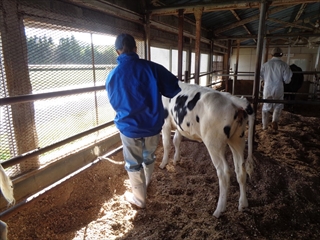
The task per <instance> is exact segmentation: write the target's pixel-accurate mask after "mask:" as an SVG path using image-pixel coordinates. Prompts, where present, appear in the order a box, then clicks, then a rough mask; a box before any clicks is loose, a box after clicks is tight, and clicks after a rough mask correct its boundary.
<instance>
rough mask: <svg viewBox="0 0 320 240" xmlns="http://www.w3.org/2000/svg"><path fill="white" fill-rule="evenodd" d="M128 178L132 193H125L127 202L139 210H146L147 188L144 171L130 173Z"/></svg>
mask: <svg viewBox="0 0 320 240" xmlns="http://www.w3.org/2000/svg"><path fill="white" fill-rule="evenodd" d="M128 176H129V180H130V183H131V189H132V193H130V192H126V193H125V197H126V200H127V201H128V202H130V203H131V204H134V205H136V206H138V207H139V208H145V207H146V197H147V191H146V190H147V187H146V178H145V175H144V170H143V169H141V170H140V171H139V172H128Z"/></svg>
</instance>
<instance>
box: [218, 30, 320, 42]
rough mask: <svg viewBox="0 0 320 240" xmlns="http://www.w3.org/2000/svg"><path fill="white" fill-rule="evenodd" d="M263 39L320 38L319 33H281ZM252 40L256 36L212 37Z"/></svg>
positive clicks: (268, 35) (267, 35)
mask: <svg viewBox="0 0 320 240" xmlns="http://www.w3.org/2000/svg"><path fill="white" fill-rule="evenodd" d="M264 37H266V38H281V37H284V38H288V37H320V32H319V33H312V32H309V33H303V32H300V33H283V34H266V35H265V36H264ZM252 38H255V39H256V38H257V35H255V34H254V35H234V36H218V37H214V39H213V40H227V39H234V40H237V39H252Z"/></svg>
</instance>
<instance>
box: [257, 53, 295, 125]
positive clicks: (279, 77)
mask: <svg viewBox="0 0 320 240" xmlns="http://www.w3.org/2000/svg"><path fill="white" fill-rule="evenodd" d="M271 55H272V58H271V59H270V60H269V61H267V62H266V63H264V64H263V65H262V67H261V71H260V77H261V78H262V79H263V81H264V86H263V98H264V99H272V100H283V97H284V90H283V89H284V87H283V83H285V84H288V83H290V81H291V77H292V71H291V70H290V67H289V65H288V64H287V63H285V62H284V61H282V60H281V57H282V55H283V52H282V50H281V49H280V48H279V47H276V48H274V49H273V50H272V52H271ZM282 109H283V104H282V103H264V104H263V106H262V128H263V129H264V130H265V129H267V128H268V125H269V113H270V112H273V115H272V128H273V129H274V130H278V122H279V119H280V115H281V111H282Z"/></svg>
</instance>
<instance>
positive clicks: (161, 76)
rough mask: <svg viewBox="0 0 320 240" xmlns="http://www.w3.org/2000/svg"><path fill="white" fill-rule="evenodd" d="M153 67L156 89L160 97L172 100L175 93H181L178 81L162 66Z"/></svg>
mask: <svg viewBox="0 0 320 240" xmlns="http://www.w3.org/2000/svg"><path fill="white" fill-rule="evenodd" d="M155 67H156V76H157V81H158V88H159V91H160V93H161V95H163V96H165V97H167V98H173V97H174V96H175V95H176V94H177V93H179V92H180V91H181V89H180V87H179V84H178V82H179V79H178V78H177V77H176V76H174V75H173V74H172V73H171V72H170V71H168V70H167V69H166V68H165V67H163V66H162V65H159V64H155Z"/></svg>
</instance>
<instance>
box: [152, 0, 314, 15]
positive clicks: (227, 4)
mask: <svg viewBox="0 0 320 240" xmlns="http://www.w3.org/2000/svg"><path fill="white" fill-rule="evenodd" d="M314 2H315V0H274V1H272V2H270V6H287V5H297V4H302V3H314ZM260 4H261V1H259V0H238V1H230V0H227V1H224V2H218V3H217V2H212V1H210V3H208V2H207V1H202V2H200V3H191V4H187V3H185V4H176V5H173V4H172V5H170V6H161V7H159V6H156V7H152V8H149V9H148V11H149V12H150V14H151V15H178V10H179V9H184V14H191V13H193V12H194V9H195V8H202V7H203V12H214V11H223V10H231V9H247V8H259V7H260Z"/></svg>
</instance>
